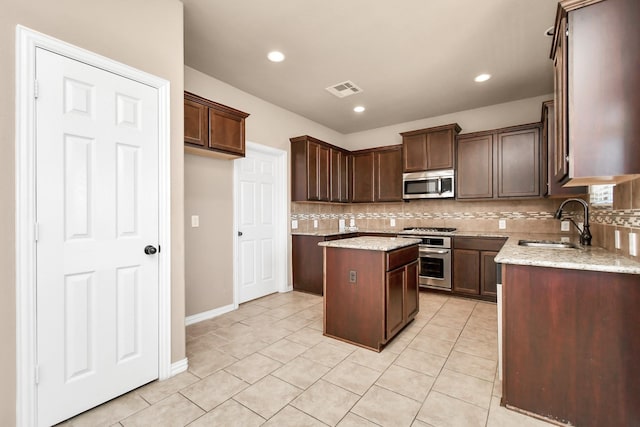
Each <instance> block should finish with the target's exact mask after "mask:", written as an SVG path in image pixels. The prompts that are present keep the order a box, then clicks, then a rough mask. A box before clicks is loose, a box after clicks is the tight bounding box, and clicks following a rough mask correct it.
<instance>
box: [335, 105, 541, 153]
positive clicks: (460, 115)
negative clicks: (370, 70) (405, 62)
mask: <svg viewBox="0 0 640 427" xmlns="http://www.w3.org/2000/svg"><path fill="white" fill-rule="evenodd" d="M549 99H553V94H549V95H544V96H537V97H535V98H527V99H521V100H519V101H513V102H506V103H504V104H496V105H490V106H488V107H481V108H475V109H473V110H465V111H459V112H457V113H451V114H445V115H444V116H437V117H430V118H426V119H421V120H415V121H413V122H406V123H399V124H397V125H392V126H385V127H381V128H377V129H372V130H368V131H364V132H357V133H352V134H348V135H345V142H344V144H345V145H344V148H347V149H349V150H361V149H364V148H371V147H380V146H383V145H395V144H402V136H400V132H407V131H411V130H416V129H424V128H428V127H433V126H440V125H446V124H449V123H458V124H459V125H460V127H461V128H462V131H461V132H460V133H461V134H462V133H470V132H477V131H481V130H489V129H497V128H502V127H507V126H515V125H522V124H525V123H533V122H539V121H540V117H541V112H542V102H543V101H547V100H549Z"/></svg>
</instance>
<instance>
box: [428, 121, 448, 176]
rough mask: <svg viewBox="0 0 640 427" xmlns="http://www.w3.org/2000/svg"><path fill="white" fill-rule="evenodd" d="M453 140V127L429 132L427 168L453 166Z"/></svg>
mask: <svg viewBox="0 0 640 427" xmlns="http://www.w3.org/2000/svg"><path fill="white" fill-rule="evenodd" d="M453 142H454V136H453V130H451V129H445V130H441V131H437V132H429V133H427V170H432V169H452V168H453V166H454V165H453V161H454V157H453V154H454V150H453V146H454V144H453Z"/></svg>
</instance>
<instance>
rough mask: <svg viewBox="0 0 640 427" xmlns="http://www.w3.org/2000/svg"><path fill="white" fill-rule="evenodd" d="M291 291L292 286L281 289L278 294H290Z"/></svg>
mask: <svg viewBox="0 0 640 427" xmlns="http://www.w3.org/2000/svg"><path fill="white" fill-rule="evenodd" d="M292 290H293V286H292V285H289V286H287V287H286V288H284V289H281V290H280V291H279V292H280V293H281V294H283V293H285V292H291V291H292Z"/></svg>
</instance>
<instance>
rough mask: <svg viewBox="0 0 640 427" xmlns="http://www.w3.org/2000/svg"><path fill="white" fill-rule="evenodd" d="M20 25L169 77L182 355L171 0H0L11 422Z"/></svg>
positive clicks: (175, 8) (0, 323)
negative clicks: (150, 1) (16, 132)
mask: <svg viewBox="0 0 640 427" xmlns="http://www.w3.org/2000/svg"><path fill="white" fill-rule="evenodd" d="M17 24H22V25H24V26H26V27H29V28H31V29H33V30H36V31H40V32H42V33H44V34H47V35H49V36H52V37H55V38H58V39H60V40H63V41H66V42H68V43H71V44H74V45H77V46H80V47H82V48H85V49H88V50H90V51H93V52H96V53H98V54H101V55H104V56H106V57H109V58H112V59H114V60H117V61H120V62H122V63H125V64H128V65H130V66H132V67H135V68H138V69H140V70H143V71H146V72H148V73H151V74H154V75H156V76H159V77H162V78H165V79H167V80H169V81H170V82H171V173H172V182H171V190H172V194H171V213H172V252H173V258H172V265H171V266H172V280H171V282H172V283H171V287H172V308H171V311H172V319H171V329H172V334H171V335H172V337H171V339H172V355H171V358H172V361H174V362H175V361H178V360H181V359H182V358H184V357H185V345H184V343H185V338H184V337H185V330H184V254H183V250H184V247H183V243H182V242H183V240H184V237H183V219H182V218H183V211H184V207H183V169H182V168H183V149H182V144H183V143H182V138H183V136H182V134H183V130H182V128H183V118H182V115H183V114H182V108H183V107H182V105H183V104H182V90H183V89H182V87H183V21H182V3H181V2H180V1H178V0H157V1H155V2H153V4H150V3H149V2H147V1H144V0H126V1H125V0H113V1H108V2H87V1H81V0H62V1H55V2H46V1H38V0H21V1H9V2H3V5H2V13H1V14H0V53H1V55H0V205H1V206H2V209H0V235H2V236H3V239H2V244H1V245H0V251H1V252H0V292H1V294H2V298H1V299H0V341H2V344H3V345H2V346H1V347H0V365H1V366H2V367H3V369H2V370H1V371H0V420H2V425H7V426H9V425H15V423H16V413H15V410H16V369H15V367H16V321H15V320H16V292H15V287H16V282H15V237H14V236H15V218H14V215H15V214H14V213H15V164H14V159H15V150H14V147H15V101H14V99H15V74H14V73H15V71H14V70H15V31H16V25H17Z"/></svg>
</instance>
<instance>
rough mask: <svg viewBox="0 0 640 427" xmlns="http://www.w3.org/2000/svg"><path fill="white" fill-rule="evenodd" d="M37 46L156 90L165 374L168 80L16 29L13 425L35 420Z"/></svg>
mask: <svg viewBox="0 0 640 427" xmlns="http://www.w3.org/2000/svg"><path fill="white" fill-rule="evenodd" d="M37 48H42V49H46V50H48V51H51V52H53V53H57V54H59V55H63V56H66V57H68V58H71V59H75V60H77V61H80V62H83V63H85V64H88V65H91V66H94V67H97V68H100V69H103V70H105V71H109V72H111V73H114V74H117V75H120V76H123V77H126V78H129V79H131V80H135V81H137V82H139V83H143V84H146V85H148V86H151V87H153V88H155V89H157V92H158V138H159V141H158V144H159V147H158V148H159V150H158V180H159V182H158V184H159V187H158V191H159V197H158V205H159V230H158V231H159V236H158V237H159V240H158V243H159V244H160V246H161V249H162V250H161V251H160V253H159V257H158V261H159V280H158V281H159V283H158V285H159V298H158V299H159V311H158V317H159V325H158V335H159V337H158V338H159V340H158V351H159V354H158V366H159V368H158V371H159V372H158V377H159V379H161V380H162V379H166V378H169V377H170V376H171V240H170V238H171V209H170V208H171V204H170V203H171V194H170V164H169V161H170V142H171V141H170V121H169V118H170V114H169V101H170V83H169V82H168V81H167V80H164V79H161V78H159V77H156V76H153V75H151V74H148V73H145V72H143V71H140V70H136V69H134V68H132V67H130V66H128V65H125V64H121V63H119V62H116V61H113V60H111V59H109V58H105V57H103V56H101V55H98V54H95V53H92V52H89V51H87V50H84V49H81V48H79V47H76V46H73V45H71V44H68V43H65V42H63V41H60V40H57V39H54V38H52V37H49V36H47V35H44V34H42V33H39V32H37V31H33V30H31V29H28V28H26V27H23V26H21V25H18V26H17V27H16V123H15V132H16V145H15V156H16V157H15V168H16V175H15V179H16V212H15V214H16V370H17V378H16V425H20V426H31V425H35V424H36V421H37V390H36V385H35V381H36V378H37V372H36V368H37V367H36V356H37V354H36V339H37V336H36V305H35V301H36V292H35V291H36V256H35V255H36V243H35V238H36V236H35V230H36V227H35V225H36V223H35V221H36V203H35V201H36V179H35V178H36V176H35V174H36V161H35V160H36V157H35V155H36V149H35V148H36V141H35V124H36V121H35V120H36V117H35V102H34V99H35V95H36V84H35V81H36V79H35V76H36V75H35V65H36V63H35V59H36V49H37Z"/></svg>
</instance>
